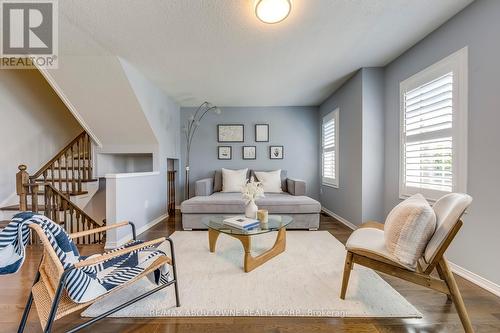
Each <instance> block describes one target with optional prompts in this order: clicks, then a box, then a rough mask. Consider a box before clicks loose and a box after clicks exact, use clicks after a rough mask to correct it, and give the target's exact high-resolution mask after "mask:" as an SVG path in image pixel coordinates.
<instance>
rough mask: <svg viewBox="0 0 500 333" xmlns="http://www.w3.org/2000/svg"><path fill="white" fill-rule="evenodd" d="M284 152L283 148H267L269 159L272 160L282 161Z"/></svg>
mask: <svg viewBox="0 0 500 333" xmlns="http://www.w3.org/2000/svg"><path fill="white" fill-rule="evenodd" d="M284 150H285V149H284V147H283V146H269V158H270V159H272V160H282V159H283V156H284Z"/></svg>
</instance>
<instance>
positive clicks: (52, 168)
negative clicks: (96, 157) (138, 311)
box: [8, 132, 105, 244]
mask: <svg viewBox="0 0 500 333" xmlns="http://www.w3.org/2000/svg"><path fill="white" fill-rule="evenodd" d="M63 163H64V164H63ZM88 181H92V141H91V139H90V136H89V135H88V134H87V133H86V132H82V133H81V134H80V135H78V136H77V137H76V138H75V139H73V140H72V141H71V142H70V143H69V144H68V145H66V147H64V148H63V149H62V150H61V151H60V152H59V153H58V154H56V156H54V158H52V159H51V160H50V161H49V162H47V163H46V164H45V165H44V166H43V167H42V168H41V169H40V170H38V171H37V172H36V173H34V174H33V175H31V176H30V175H29V174H28V172H27V167H26V165H20V166H19V171H18V172H17V174H16V193H17V194H18V195H19V206H18V209H14V210H21V211H30V210H31V211H33V212H36V213H40V214H44V215H46V216H47V217H48V218H50V219H51V220H53V221H54V222H56V223H59V224H61V225H63V226H64V227H65V229H66V231H67V232H68V233H74V232H78V231H84V230H88V229H92V228H98V227H101V226H102V225H101V224H100V223H97V222H96V221H94V220H93V219H92V218H91V217H90V216H88V215H87V214H86V213H85V212H84V211H83V210H81V209H80V208H79V207H78V206H76V205H75V204H74V203H73V202H72V201H71V200H70V196H71V195H77V194H82V193H84V192H83V191H82V182H88ZM40 187H41V188H42V189H43V192H42V191H41V189H40ZM42 194H43V199H44V205H40V199H39V198H40V196H41V195H42ZM8 208H9V209H12V208H13V207H8ZM104 239H105V234H103V233H99V234H97V235H94V236H87V237H80V238H79V239H77V240H76V242H77V244H91V243H101V242H103V241H104Z"/></svg>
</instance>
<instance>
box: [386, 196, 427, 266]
mask: <svg viewBox="0 0 500 333" xmlns="http://www.w3.org/2000/svg"><path fill="white" fill-rule="evenodd" d="M435 229H436V214H435V213H434V210H433V209H432V207H431V206H430V205H429V203H428V202H427V200H425V198H424V197H423V196H422V195H421V194H415V195H412V196H411V197H409V198H408V199H406V200H404V201H403V202H401V203H400V204H399V205H397V206H396V207H394V208H393V209H392V210H391V212H390V213H389V215H387V219H386V220H385V225H384V239H385V246H386V248H387V250H388V251H389V252H390V253H392V254H393V255H394V256H395V257H396V258H397V259H398V260H399V261H400V262H401V263H402V264H405V265H408V266H410V267H415V266H416V264H417V260H418V259H419V258H421V257H422V254H423V252H424V250H425V247H426V246H427V243H428V242H429V240H430V238H431V237H432V235H433V234H434V231H435Z"/></svg>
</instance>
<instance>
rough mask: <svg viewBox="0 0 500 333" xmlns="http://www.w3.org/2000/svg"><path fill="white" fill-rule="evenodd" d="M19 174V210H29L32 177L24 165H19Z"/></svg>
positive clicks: (17, 186) (17, 178) (17, 180)
mask: <svg viewBox="0 0 500 333" xmlns="http://www.w3.org/2000/svg"><path fill="white" fill-rule="evenodd" d="M18 169H19V172H18V173H17V174H16V192H17V195H19V210H20V211H26V210H28V187H27V186H25V185H27V184H28V182H29V179H30V175H29V174H28V172H27V171H26V169H27V167H26V165H24V164H21V165H19V167H18Z"/></svg>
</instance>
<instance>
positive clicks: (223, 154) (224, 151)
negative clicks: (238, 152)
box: [217, 146, 233, 160]
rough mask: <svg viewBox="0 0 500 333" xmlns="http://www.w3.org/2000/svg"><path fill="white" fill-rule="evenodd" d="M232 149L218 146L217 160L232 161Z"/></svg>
mask: <svg viewBox="0 0 500 333" xmlns="http://www.w3.org/2000/svg"><path fill="white" fill-rule="evenodd" d="M232 155H233V154H232V147H231V146H218V147H217V158H218V159H219V160H230V159H232V158H233V156H232Z"/></svg>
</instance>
